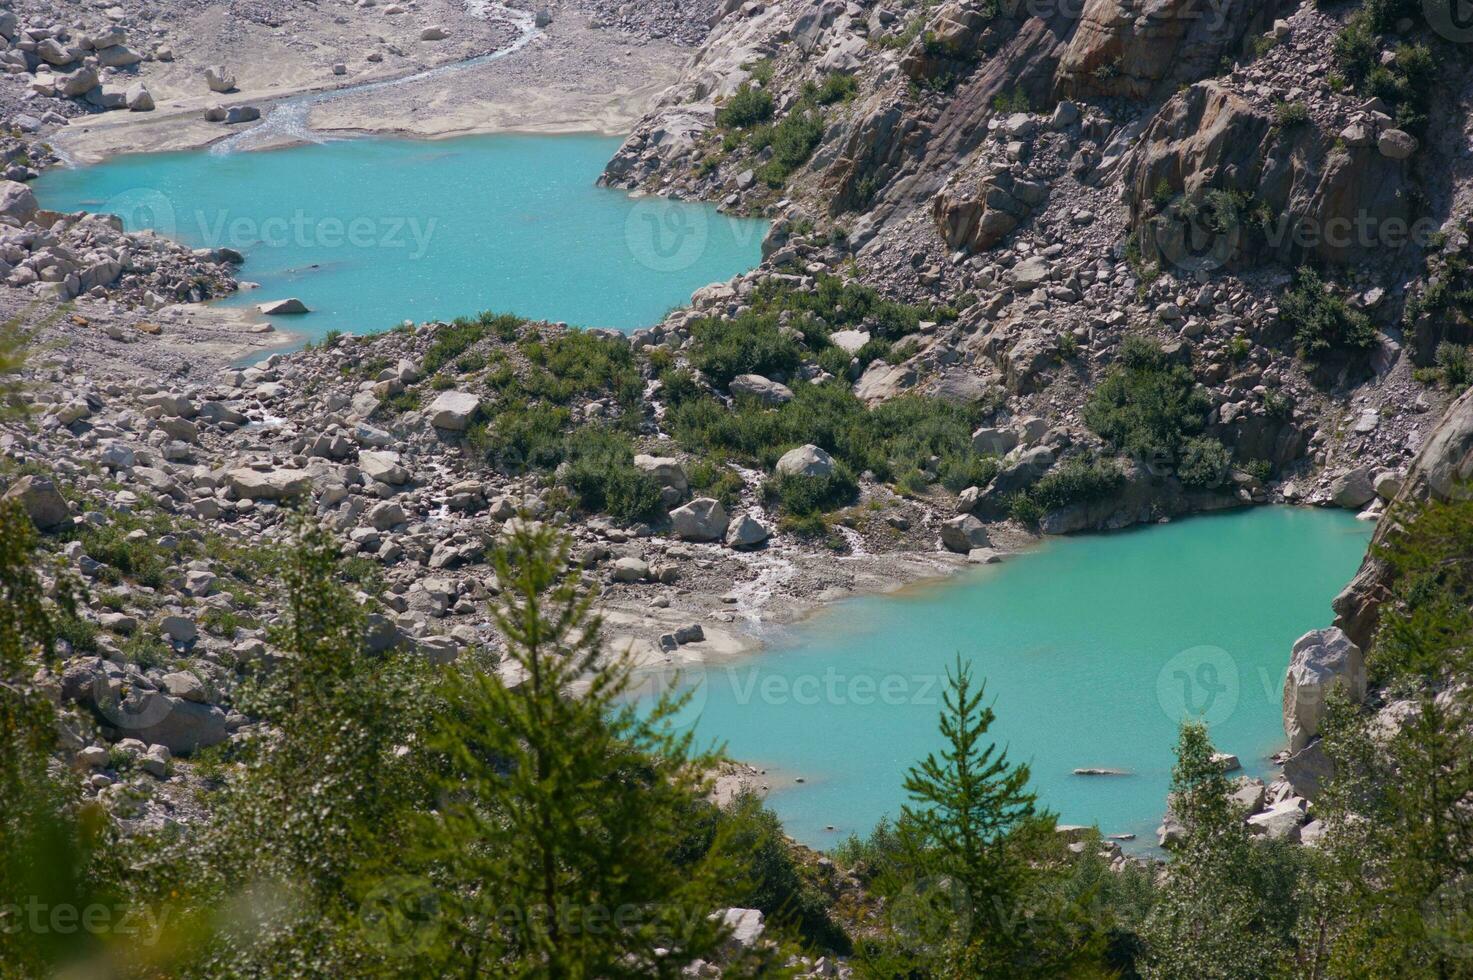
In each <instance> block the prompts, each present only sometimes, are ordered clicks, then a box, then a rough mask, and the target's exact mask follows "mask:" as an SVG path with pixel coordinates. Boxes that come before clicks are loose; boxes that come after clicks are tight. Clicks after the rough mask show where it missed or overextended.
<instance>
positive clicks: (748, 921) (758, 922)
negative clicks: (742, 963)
mask: <svg viewBox="0 0 1473 980" xmlns="http://www.w3.org/2000/svg"><path fill="white" fill-rule="evenodd" d="M721 923H722V925H724V926H725V927H726V929H727V931H728V933H729V939H728V943H729V944H730V945H731V946H732V947H733V948H735V949H751V948H752V947H753V946H755V945H757V941H758V940H759V939H761V938H762V933H763V931H764V930H765V929H766V925H765V924H764V921H763V917H762V913H761V912H759V911H758V910H756V909H727V910H726V911H725V912H723V913H722V914H721Z"/></svg>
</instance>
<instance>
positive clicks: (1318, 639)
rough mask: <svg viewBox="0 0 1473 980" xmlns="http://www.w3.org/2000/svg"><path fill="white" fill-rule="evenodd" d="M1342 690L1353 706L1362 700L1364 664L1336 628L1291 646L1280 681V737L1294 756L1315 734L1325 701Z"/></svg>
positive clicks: (1307, 636)
mask: <svg viewBox="0 0 1473 980" xmlns="http://www.w3.org/2000/svg"><path fill="white" fill-rule="evenodd" d="M1336 687H1340V688H1343V689H1344V691H1345V693H1346V696H1347V697H1349V698H1350V700H1351V701H1352V702H1353V703H1358V702H1360V701H1363V700H1365V696H1366V663H1365V657H1364V656H1363V655H1362V653H1361V649H1360V647H1358V646H1356V645H1355V644H1354V643H1352V642H1351V641H1350V637H1348V636H1346V635H1345V633H1344V631H1342V630H1341V629H1340V628H1339V627H1338V626H1332V627H1330V628H1329V629H1322V630H1311V631H1309V632H1308V633H1305V634H1304V635H1303V636H1301V637H1300V638H1299V639H1298V640H1297V641H1295V643H1294V649H1293V652H1292V653H1291V654H1290V656H1289V672H1288V674H1287V675H1286V676H1285V678H1284V734H1286V735H1287V736H1289V751H1290V752H1298V751H1300V750H1301V749H1303V748H1304V747H1305V746H1307V745H1309V743H1310V741H1311V740H1313V738H1314V737H1315V736H1316V735H1318V734H1319V727H1320V720H1321V718H1322V717H1323V715H1324V710H1325V698H1326V697H1327V696H1328V694H1329V693H1330V691H1331V690H1333V689H1334V688H1336Z"/></svg>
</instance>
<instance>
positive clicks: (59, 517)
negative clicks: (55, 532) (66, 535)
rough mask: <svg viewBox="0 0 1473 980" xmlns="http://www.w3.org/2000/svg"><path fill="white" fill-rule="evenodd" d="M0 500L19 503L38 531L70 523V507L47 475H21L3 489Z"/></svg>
mask: <svg viewBox="0 0 1473 980" xmlns="http://www.w3.org/2000/svg"><path fill="white" fill-rule="evenodd" d="M0 500H4V501H6V502H11V501H14V502H17V503H19V504H20V506H21V509H22V510H24V511H25V512H26V516H27V517H29V518H30V519H31V523H32V524H34V525H35V526H36V529H37V530H39V531H50V530H52V529H53V528H58V527H61V526H62V525H64V524H69V523H71V519H72V512H71V508H70V507H68V506H67V502H66V498H65V497H63V496H62V495H61V491H60V490H58V489H57V488H56V484H55V483H53V482H52V481H51V479H50V478H49V477H45V476H37V475H35V474H31V475H29V476H23V477H21V478H20V479H19V480H16V481H15V483H13V484H12V485H11V487H10V489H9V490H7V491H5V496H4V497H0Z"/></svg>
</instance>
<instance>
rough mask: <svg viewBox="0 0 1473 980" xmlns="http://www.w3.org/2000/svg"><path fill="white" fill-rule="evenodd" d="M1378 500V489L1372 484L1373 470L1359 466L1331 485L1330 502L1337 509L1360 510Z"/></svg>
mask: <svg viewBox="0 0 1473 980" xmlns="http://www.w3.org/2000/svg"><path fill="white" fill-rule="evenodd" d="M1374 499H1376V487H1375V485H1374V484H1373V483H1372V482H1371V468H1370V467H1369V466H1358V467H1356V468H1355V469H1353V470H1351V471H1350V472H1348V473H1342V474H1341V475H1340V476H1338V477H1336V478H1335V481H1334V482H1333V483H1331V484H1330V502H1331V503H1333V504H1334V505H1335V506H1336V507H1344V508H1346V509H1347V510H1359V509H1360V508H1362V507H1364V506H1365V505H1366V504H1368V503H1370V502H1371V501H1372V500H1374Z"/></svg>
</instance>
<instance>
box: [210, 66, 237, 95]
mask: <svg viewBox="0 0 1473 980" xmlns="http://www.w3.org/2000/svg"><path fill="white" fill-rule="evenodd" d="M205 84H206V85H208V86H209V88H210V91H211V92H233V91H234V90H235V76H234V75H232V74H230V72H228V71H226V70H225V66H224V65H211V66H210V67H209V68H206V69H205Z"/></svg>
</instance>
